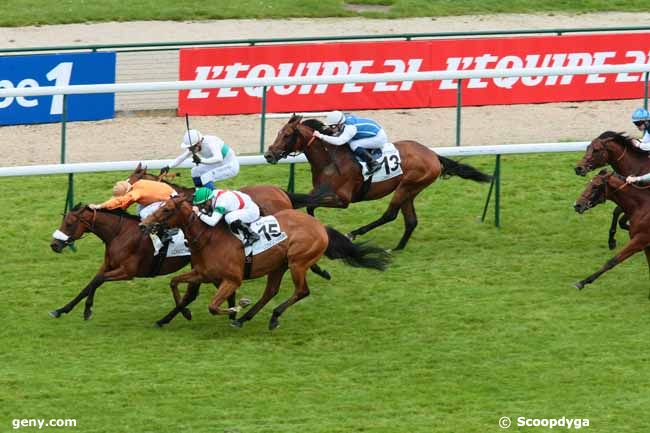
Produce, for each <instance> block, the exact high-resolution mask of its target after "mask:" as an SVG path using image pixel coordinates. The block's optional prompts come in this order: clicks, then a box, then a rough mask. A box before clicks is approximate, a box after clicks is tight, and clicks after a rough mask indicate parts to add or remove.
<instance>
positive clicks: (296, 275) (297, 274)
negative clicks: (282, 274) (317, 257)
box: [269, 265, 309, 331]
mask: <svg viewBox="0 0 650 433" xmlns="http://www.w3.org/2000/svg"><path fill="white" fill-rule="evenodd" d="M306 273H307V268H306V267H305V266H300V265H294V266H292V267H291V278H292V279H293V285H294V287H295V289H294V292H293V294H292V295H291V296H290V297H289V299H287V300H286V301H284V302H283V303H282V304H280V305H278V306H277V307H275V309H274V310H273V315H272V316H271V320H270V321H269V330H271V331H272V330H274V329H275V328H277V327H278V326H280V321H279V318H280V316H281V315H282V314H283V313H284V312H285V310H286V309H287V308H289V307H290V306H292V305H293V304H295V303H296V302H298V301H300V300H301V299H303V298H306V297H307V296H309V287H308V286H307V279H306Z"/></svg>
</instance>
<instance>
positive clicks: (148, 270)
mask: <svg viewBox="0 0 650 433" xmlns="http://www.w3.org/2000/svg"><path fill="white" fill-rule="evenodd" d="M139 223H140V219H139V218H138V217H137V216H134V215H131V214H129V213H126V212H124V211H121V210H116V211H108V210H91V209H90V208H89V207H87V206H83V205H81V204H78V205H76V206H75V207H74V208H73V209H72V210H71V211H70V212H68V213H67V214H66V215H65V216H64V217H63V221H62V222H61V226H60V227H59V229H58V230H59V232H60V233H61V234H62V235H63V236H61V235H59V237H64V236H67V239H65V240H64V239H57V238H54V239H52V243H51V244H50V247H51V248H52V250H53V251H54V252H56V253H60V252H61V251H63V249H64V248H65V247H66V246H68V245H70V244H71V243H72V242H74V241H76V240H78V239H80V238H81V236H83V235H84V234H85V233H87V232H91V233H94V234H95V235H97V237H99V238H100V239H101V240H102V241H103V242H104V245H105V247H106V251H105V253H104V262H103V263H102V265H101V267H100V268H99V270H98V271H97V274H96V275H95V277H94V278H93V279H92V280H91V281H90V283H88V285H87V286H86V287H84V288H83V290H81V292H80V293H79V294H78V295H77V296H76V297H75V298H74V299H73V300H72V301H70V302H68V303H67V304H66V305H65V306H63V307H61V308H59V309H57V310H54V311H52V312H50V315H51V316H52V317H56V318H59V317H61V315H62V314H64V313H65V314H67V313H69V312H70V311H72V309H73V308H74V307H75V306H76V305H77V304H78V303H79V302H80V301H81V300H82V299H83V298H86V297H87V299H86V305H85V308H84V319H85V320H88V319H90V317H91V316H92V306H93V301H94V298H95V291H96V290H97V288H98V287H99V286H101V285H102V284H103V283H104V282H106V281H121V280H131V279H133V278H135V277H143V278H145V277H155V276H157V275H165V274H171V273H173V272H176V271H178V270H179V269H181V268H183V267H185V266H186V265H187V264H188V263H189V262H190V258H189V256H182V257H167V258H165V259H163V260H162V262H159V261H158V259H157V258H156V257H154V255H153V253H154V250H153V245H152V243H151V241H150V240H149V239H148V236H146V235H144V234H143V233H142V232H141V231H140V230H139V229H138V224H139ZM198 288H199V285H198V284H196V285H193V286H192V290H188V292H190V293H194V292H198ZM173 294H174V299H175V301H176V305H179V304H180V300H181V299H180V295H179V293H178V290H176V291H174V292H173ZM234 299H235V298H234V297H233V298H232V299H231V300H230V301H229V302H231V303H232V305H233V306H234V305H235V304H234ZM188 303H189V302H187V303H186V304H188ZM181 312H182V313H183V315H184V316H185V317H186V318H187V319H188V320H189V319H191V313H190V311H189V310H188V309H187V308H184V309H182V310H181ZM164 323H166V322H163V319H161V320H159V321H158V322H157V324H158V325H159V326H162V325H163V324H164Z"/></svg>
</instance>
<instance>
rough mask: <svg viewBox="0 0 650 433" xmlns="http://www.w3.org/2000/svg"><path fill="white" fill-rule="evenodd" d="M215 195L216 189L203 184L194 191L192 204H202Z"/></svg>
mask: <svg viewBox="0 0 650 433" xmlns="http://www.w3.org/2000/svg"><path fill="white" fill-rule="evenodd" d="M212 197H214V191H212V190H211V189H210V188H206V187H204V186H202V187H201V188H199V189H197V190H196V191H194V199H193V200H192V204H202V203H205V202H206V201H208V200H210V199H211V198H212Z"/></svg>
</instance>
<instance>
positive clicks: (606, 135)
mask: <svg viewBox="0 0 650 433" xmlns="http://www.w3.org/2000/svg"><path fill="white" fill-rule="evenodd" d="M598 138H599V139H601V140H612V141H614V142H615V143H618V144H620V145H621V146H623V147H624V148H625V149H627V150H629V151H631V152H634V153H636V154H637V155H639V156H650V151H647V150H643V149H641V148H640V147H637V146H635V145H634V143H633V139H632V138H631V137H629V136H628V135H626V134H625V133H624V132H615V131H605V132H603V133H602V134H600V135H599V136H598Z"/></svg>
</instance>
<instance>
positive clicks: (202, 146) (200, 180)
mask: <svg viewBox="0 0 650 433" xmlns="http://www.w3.org/2000/svg"><path fill="white" fill-rule="evenodd" d="M181 149H183V150H184V152H183V153H182V154H181V155H179V156H178V158H176V159H175V160H174V161H173V162H172V163H171V164H170V165H168V166H166V167H163V168H162V169H161V170H160V174H161V175H162V174H164V173H167V172H168V171H169V169H170V168H174V167H177V166H178V165H180V164H181V163H182V162H183V161H185V160H186V159H187V158H189V157H190V156H192V160H193V161H194V163H195V164H196V165H195V166H194V167H192V180H193V181H194V186H196V187H197V188H198V187H201V186H205V187H207V188H210V189H214V182H215V181H218V180H224V179H229V178H231V177H235V176H237V173H239V161H238V160H237V155H235V151H234V150H233V149H232V148H231V147H230V146H228V145H227V144H226V143H224V141H223V140H222V139H221V138H219V137H217V136H216V135H203V134H201V133H200V132H199V131H197V130H196V129H190V130H188V131H186V132H185V134H183V141H182V142H181Z"/></svg>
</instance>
